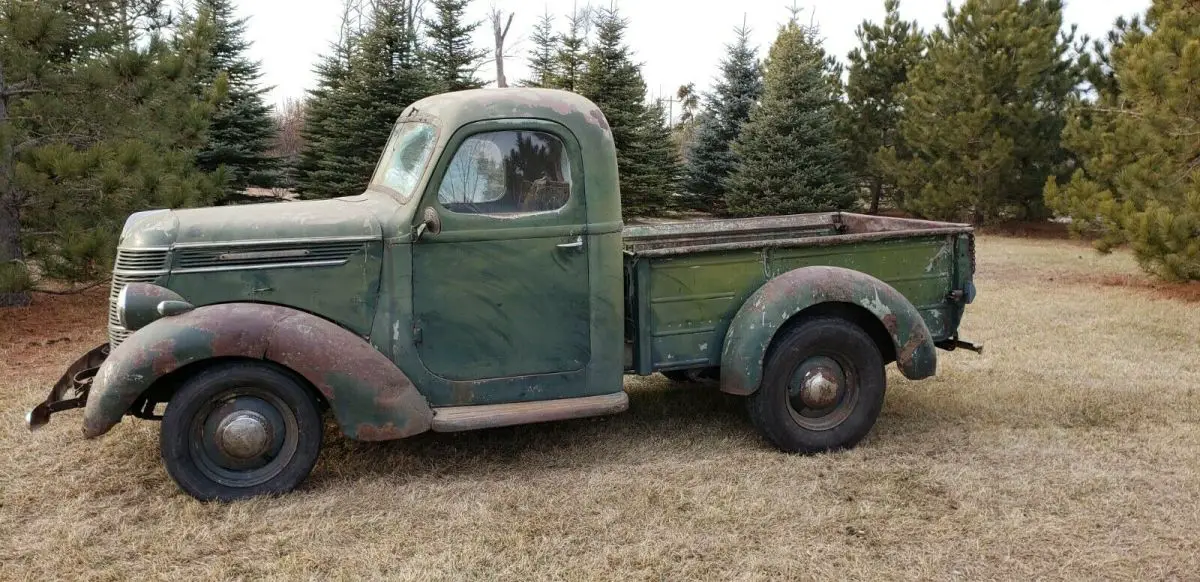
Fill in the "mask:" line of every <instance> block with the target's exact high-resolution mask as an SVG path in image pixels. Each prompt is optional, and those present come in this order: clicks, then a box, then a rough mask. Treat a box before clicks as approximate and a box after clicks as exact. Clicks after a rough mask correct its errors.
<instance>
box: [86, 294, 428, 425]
mask: <svg viewBox="0 0 1200 582" xmlns="http://www.w3.org/2000/svg"><path fill="white" fill-rule="evenodd" d="M230 356H235V357H244V358H255V359H263V360H269V361H273V362H276V363H278V364H280V365H282V366H284V367H287V368H290V369H292V370H293V371H295V372H297V373H298V374H300V375H301V376H303V377H304V378H306V379H307V380H308V381H309V382H311V383H312V384H313V386H315V387H316V388H317V389H318V390H320V392H321V393H322V394H323V395H324V396H325V399H326V400H327V401H328V402H329V405H330V407H331V408H332V409H333V412H334V415H335V416H336V417H337V419H338V424H339V425H340V426H341V428H342V431H343V432H345V433H346V435H347V436H350V437H351V438H358V439H362V440H380V439H390V438H401V437H404V436H408V435H412V434H416V433H419V432H423V431H425V430H428V429H429V423H430V420H431V418H432V412H431V410H430V409H429V406H428V405H427V404H426V403H425V400H424V398H423V397H421V395H420V394H419V393H418V392H417V391H416V389H415V387H414V386H413V385H412V383H411V382H410V381H409V380H408V378H407V377H406V376H405V375H404V374H403V373H402V372H401V371H400V370H399V369H397V368H396V367H395V366H394V365H393V364H392V363H391V362H390V361H389V360H388V359H387V358H386V357H384V356H383V355H381V354H379V353H378V352H377V351H375V350H374V349H373V348H372V347H371V346H370V345H369V344H367V343H366V342H364V341H363V340H362V339H361V338H359V337H357V336H355V335H354V334H353V333H350V332H349V331H347V330H345V329H343V328H341V327H339V326H338V325H336V324H333V323H330V322H328V321H326V320H323V319H321V318H319V317H316V316H313V315H310V314H307V313H303V312H300V311H296V310H294V309H288V308H285V307H279V306H274V305H259V304H252V303H227V304H221V305H212V306H208V307H200V308H197V309H196V310H194V311H191V312H188V313H186V314H183V315H180V316H176V317H167V318H164V319H160V320H158V321H155V322H153V323H151V324H150V325H147V326H146V327H145V328H143V329H141V330H139V331H138V332H137V333H135V334H133V335H132V336H130V338H129V339H128V340H126V341H125V342H124V343H122V344H121V345H120V346H118V347H117V348H116V349H115V350H113V351H112V354H111V355H110V356H109V358H108V359H107V360H106V361H105V362H104V365H103V366H101V367H100V371H99V372H98V373H97V375H96V379H95V382H94V384H93V387H92V391H91V394H90V396H89V398H88V404H87V408H86V409H85V411H84V435H85V436H87V437H96V436H99V435H101V434H104V433H105V432H107V431H108V430H109V429H110V428H112V426H113V425H115V424H116V423H117V422H119V421H120V419H121V417H122V416H123V415H124V414H125V412H126V411H128V410H129V409H130V407H131V406H132V405H133V404H134V402H135V401H136V400H137V399H138V398H139V397H140V396H141V395H142V394H143V393H144V392H145V391H146V390H147V389H148V388H150V386H151V385H152V384H153V383H154V381H155V380H157V379H159V378H161V377H163V376H165V375H167V374H169V373H171V372H173V371H175V370H177V369H179V368H181V367H183V366H185V365H187V364H191V363H194V362H199V361H202V360H207V359H210V358H218V357H230Z"/></svg>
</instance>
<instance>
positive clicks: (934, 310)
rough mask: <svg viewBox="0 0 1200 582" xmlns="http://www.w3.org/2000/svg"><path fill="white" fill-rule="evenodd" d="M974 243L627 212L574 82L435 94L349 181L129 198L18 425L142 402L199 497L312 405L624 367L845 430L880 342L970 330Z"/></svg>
mask: <svg viewBox="0 0 1200 582" xmlns="http://www.w3.org/2000/svg"><path fill="white" fill-rule="evenodd" d="M974 251H975V249H974V236H973V234H972V230H971V228H970V227H968V226H965V225H960V224H949V223H938V222H927V221H920V220H906V219H895V218H881V217H876V216H864V215H858V214H850V213H845V212H832V213H821V214H805V215H794V216H779V217H767V218H757V219H744V220H711V221H698V222H679V223H665V224H659V225H641V226H625V225H624V224H623V223H622V220H621V207H620V191H619V188H618V180H617V158H616V150H615V148H614V146H613V138H612V132H611V131H610V129H609V126H608V123H607V121H606V120H605V118H604V115H603V114H602V113H601V112H600V110H599V109H598V108H597V107H596V106H595V105H594V104H593V103H591V102H590V101H588V100H586V99H584V98H582V97H580V96H578V95H574V94H571V93H566V92H560V91H550V90H537V89H502V90H478V91H463V92H458V93H449V94H444V95H438V96H435V97H430V98H428V99H424V100H422V101H419V102H417V103H415V104H413V105H412V106H410V107H409V108H407V109H406V110H405V111H404V113H403V114H402V115H401V116H400V119H399V120H398V121H397V123H396V125H395V128H394V130H393V132H392V136H391V138H390V140H389V142H388V144H387V146H386V148H385V150H384V152H383V154H382V156H381V158H380V161H379V164H378V167H377V169H376V171H375V173H374V175H373V177H372V179H371V182H370V185H369V186H368V188H367V190H366V192H364V193H362V194H359V195H357V196H350V197H346V198H339V199H333V200H320V201H303V202H288V203H273V204H260V205H248V206H229V207H219V208H201V209H192V210H159V211H150V212H141V213H137V214H134V215H133V216H131V217H130V218H129V220H128V221H127V222H126V224H125V228H124V231H123V232H122V234H121V239H120V243H119V247H118V251H117V259H116V264H115V267H114V269H113V275H112V293H111V296H110V302H109V303H110V305H109V317H108V342H106V343H105V344H104V345H101V346H98V347H96V348H95V349H93V350H91V351H90V352H88V353H87V354H85V355H84V356H83V357H81V358H80V359H79V360H78V361H77V362H75V364H74V365H72V366H71V367H70V368H69V369H68V370H67V371H66V373H65V374H64V375H63V377H62V379H61V380H60V381H59V382H58V383H57V384H56V385H55V386H54V388H53V389H52V390H51V393H50V396H49V397H48V398H47V399H46V401H45V402H43V403H41V404H39V405H38V406H37V407H35V408H34V409H32V410H31V411H30V412H29V414H28V416H27V423H28V425H29V426H30V428H36V427H38V426H41V425H44V424H46V423H47V422H48V421H49V419H50V415H51V414H52V413H55V412H59V411H62V410H66V409H71V408H84V409H85V410H84V412H83V433H84V436H86V437H89V438H91V437H98V436H100V435H103V434H104V433H106V432H108V431H109V429H111V428H112V427H113V426H114V425H116V424H117V423H118V422H120V420H121V419H122V417H124V416H126V415H132V416H135V417H139V418H145V419H155V420H161V421H162V427H161V438H160V446H161V452H162V459H163V463H164V465H165V466H166V469H167V472H168V473H169V474H170V475H171V477H172V478H173V479H174V480H175V481H176V482H177V483H178V484H179V486H180V487H181V488H182V489H183V490H185V491H186V492H187V493H189V494H191V495H193V496H195V497H197V498H199V499H220V500H228V499H237V498H243V497H249V496H254V495H260V494H271V493H281V492H285V491H289V490H291V489H293V488H294V487H295V486H296V485H298V484H299V483H300V482H301V481H303V480H304V479H305V477H307V475H308V473H309V472H310V471H311V469H312V467H313V465H314V463H315V462H316V459H317V455H318V452H319V449H320V447H321V440H322V434H323V432H324V431H323V427H324V423H323V416H322V415H323V413H325V412H327V411H328V412H331V413H332V417H333V419H334V420H335V421H336V423H337V426H338V427H339V428H340V429H341V431H342V433H344V434H345V435H346V436H348V437H350V438H352V439H358V440H366V441H379V440H388V439H400V438H404V437H407V436H411V435H415V434H418V433H422V432H426V431H430V430H432V431H440V432H452V431H463V430H472V429H479V428H487V427H497V426H506V425H514V424H521V423H533V422H544V421H552V420H561V419H568V418H579V417H586V416H596V415H602V414H611V413H616V412H621V411H623V410H625V409H626V408H628V406H629V398H628V396H627V395H626V393H625V392H624V389H623V378H624V375H625V374H640V375H649V374H653V373H656V372H661V373H663V374H665V375H667V376H668V377H670V378H673V379H677V380H689V379H691V380H696V379H701V380H703V379H709V380H708V382H707V383H710V384H711V383H716V384H717V385H719V387H720V389H721V390H723V391H725V392H728V393H731V394H737V395H742V396H744V397H745V399H746V402H747V406H748V409H749V412H750V418H751V420H752V422H753V423H754V424H755V426H756V427H757V429H758V430H759V431H760V432H761V433H762V435H763V436H764V437H765V438H766V439H767V440H768V441H770V442H771V443H773V444H774V445H775V446H777V447H779V448H780V449H782V450H784V451H789V452H816V451H825V450H830V449H837V448H843V447H850V446H853V445H854V444H855V443H857V442H858V441H859V440H860V439H862V438H863V437H864V436H865V435H866V434H867V432H868V431H869V430H870V429H871V426H872V425H873V424H874V422H875V420H876V417H877V416H878V414H879V411H880V407H881V406H882V404H883V399H884V385H885V366H886V365H887V364H889V363H891V362H895V363H896V366H897V368H898V369H899V371H900V373H902V374H903V375H904V376H905V377H907V378H912V379H918V378H925V377H928V376H931V375H933V373H934V371H935V368H936V362H937V356H936V350H935V348H943V349H947V350H952V349H956V348H960V347H961V348H969V349H978V347H977V346H975V345H974V344H971V343H970V342H966V341H963V340H961V339H959V337H958V327H959V323H960V321H961V320H962V316H963V310H964V308H965V306H966V304H968V303H970V302H971V300H972V298H973V296H974V293H975V291H974V286H973V284H972V276H973V271H974V266H975V265H974Z"/></svg>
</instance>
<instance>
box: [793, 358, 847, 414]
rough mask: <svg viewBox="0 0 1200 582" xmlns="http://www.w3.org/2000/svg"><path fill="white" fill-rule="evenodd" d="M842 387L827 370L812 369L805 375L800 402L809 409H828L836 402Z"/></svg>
mask: <svg viewBox="0 0 1200 582" xmlns="http://www.w3.org/2000/svg"><path fill="white" fill-rule="evenodd" d="M841 389H842V387H841V386H840V385H839V383H838V381H837V380H836V379H835V378H833V377H832V375H831V374H830V373H829V371H828V370H825V369H823V368H814V369H811V370H809V371H808V373H807V374H805V377H804V381H803V384H801V387H800V400H801V401H803V402H804V404H805V405H806V406H808V407H809V408H828V407H830V406H833V405H834V404H835V403H837V401H838V394H839V393H840V392H841Z"/></svg>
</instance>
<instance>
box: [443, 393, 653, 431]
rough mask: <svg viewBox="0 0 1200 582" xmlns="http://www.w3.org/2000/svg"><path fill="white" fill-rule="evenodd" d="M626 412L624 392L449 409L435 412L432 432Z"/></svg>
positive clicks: (626, 396)
mask: <svg viewBox="0 0 1200 582" xmlns="http://www.w3.org/2000/svg"><path fill="white" fill-rule="evenodd" d="M627 409H629V395H628V394H626V393H624V392H617V393H615V394H602V395H600V396H584V397H582V398H562V399H559V400H539V401H537V402H513V403H511V404H483V405H479V406H446V407H442V408H434V409H433V430H434V431H436V432H458V431H464V430H475V429H478V428H493V427H497V426H512V425H514V424H532V423H535V422H549V421H552V420H567V419H570V418H583V417H586V416H601V415H605V414H616V413H618V412H624V411H625V410H627Z"/></svg>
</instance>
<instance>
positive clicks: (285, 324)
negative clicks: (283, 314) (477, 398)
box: [265, 312, 433, 440]
mask: <svg viewBox="0 0 1200 582" xmlns="http://www.w3.org/2000/svg"><path fill="white" fill-rule="evenodd" d="M291 313H292V314H291V315H290V316H289V317H287V318H285V319H283V320H281V321H280V322H279V324H278V325H277V326H276V327H275V330H274V332H273V338H272V340H271V342H270V346H269V347H268V349H267V352H266V354H265V357H266V358H267V359H269V360H271V361H275V362H278V363H280V364H282V365H284V366H287V367H288V368H290V369H292V370H294V371H296V373H298V374H300V375H301V376H304V377H305V378H307V379H308V380H309V381H310V382H312V384H313V385H314V386H316V388H317V389H318V390H319V391H320V392H321V394H323V395H324V396H325V398H326V399H327V400H328V401H329V403H330V406H331V407H332V408H333V411H334V415H335V416H336V417H337V419H338V422H339V424H341V426H342V429H343V430H346V431H347V433H348V434H349V431H348V430H347V429H348V428H350V427H355V429H354V430H355V432H354V436H355V438H362V439H363V440H383V439H384V438H385V437H384V436H383V435H392V436H387V437H386V438H402V437H405V436H410V435H413V434H417V433H420V432H424V431H426V430H429V423H430V421H431V420H432V418H433V412H432V411H431V410H430V409H429V405H428V404H427V403H426V402H425V398H424V397H423V396H422V395H421V394H420V392H418V391H417V389H416V387H415V386H413V383H412V381H411V380H409V379H408V377H407V376H405V375H404V373H403V372H401V371H400V369H399V368H397V367H396V365H395V364H393V363H392V361H391V360H389V359H388V358H386V357H385V356H384V355H383V354H380V353H379V352H378V351H376V350H375V348H373V347H371V345H370V344H368V343H367V342H365V341H363V340H362V339H361V338H359V337H358V336H355V335H354V334H353V333H351V332H349V331H347V330H346V329H344V328H342V327H340V326H338V325H337V324H334V323H332V322H329V321H326V320H324V319H321V318H319V317H316V316H313V315H309V314H306V313H300V312H291ZM363 427H374V428H373V429H372V428H367V433H366V434H371V435H375V437H378V438H375V437H372V438H366V437H360V436H357V435H360V434H364V433H362V430H363ZM372 431H373V432H372Z"/></svg>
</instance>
